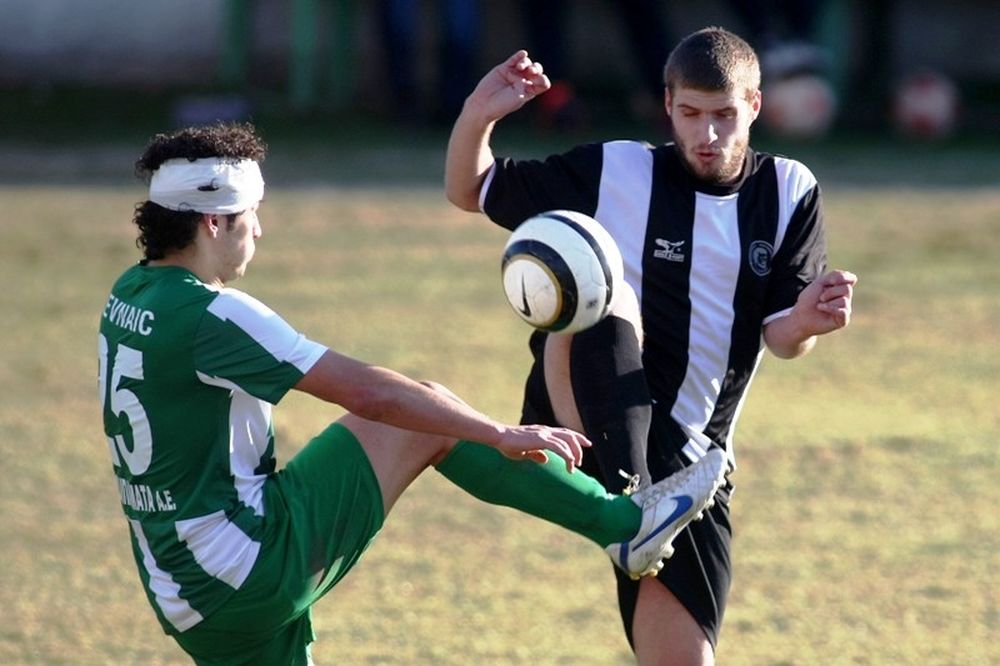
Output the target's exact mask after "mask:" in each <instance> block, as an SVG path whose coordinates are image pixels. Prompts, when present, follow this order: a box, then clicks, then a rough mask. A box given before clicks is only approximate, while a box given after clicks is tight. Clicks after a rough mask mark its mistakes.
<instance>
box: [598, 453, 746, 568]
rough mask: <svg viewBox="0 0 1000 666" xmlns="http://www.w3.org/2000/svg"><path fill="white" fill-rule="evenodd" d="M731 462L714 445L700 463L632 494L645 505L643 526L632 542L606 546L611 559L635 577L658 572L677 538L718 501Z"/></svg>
mask: <svg viewBox="0 0 1000 666" xmlns="http://www.w3.org/2000/svg"><path fill="white" fill-rule="evenodd" d="M728 465H729V463H728V461H727V459H726V454H725V452H724V451H722V449H719V448H716V447H712V448H711V449H709V451H708V453H707V454H705V457H704V458H702V459H701V460H699V461H698V462H696V463H694V464H692V465H689V466H687V467H685V468H684V469H682V470H680V471H679V472H676V473H674V474H672V475H671V476H668V477H667V478H665V479H663V480H662V481H658V482H657V483H654V484H653V485H651V486H649V487H647V488H643V489H642V490H637V491H636V492H635V493H633V494H631V495H629V499H631V500H632V501H633V502H635V503H636V504H638V505H639V506H640V507H641V508H642V525H641V526H640V527H639V532H638V533H637V534H636V535H635V537H633V538H632V540H631V541H625V542H622V543H613V544H611V545H610V546H608V547H607V548H605V551H606V552H607V553H608V555H610V556H611V560H612V561H613V562H614V563H615V564H616V565H617V566H618V567H619V568H620V569H622V570H623V571H624V572H625V573H627V574H628V575H629V576H631V577H632V578H633V579H638V578H639V577H640V576H649V575H653V576H655V575H656V574H658V573H659V572H660V569H662V568H663V560H664V559H666V558H668V557H670V556H671V555H673V554H674V547H673V545H672V544H673V541H674V538H675V537H676V536H677V535H678V534H679V533H680V531H681V530H683V529H684V528H685V527H687V525H688V523H690V522H691V521H692V520H696V519H698V518H701V517H702V515H703V514H704V511H705V509H707V508H709V507H710V506H712V505H713V504H715V491H717V490H718V489H719V487H720V486H721V485H722V483H723V480H724V479H725V475H726V470H727V468H728Z"/></svg>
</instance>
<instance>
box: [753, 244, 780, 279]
mask: <svg viewBox="0 0 1000 666" xmlns="http://www.w3.org/2000/svg"><path fill="white" fill-rule="evenodd" d="M773 257H774V246H772V245H771V244H770V243H768V242H767V241H762V240H755V241H754V242H752V243H750V247H749V248H748V249H747V262H748V263H749V264H750V270H752V271H753V272H754V273H755V274H757V275H759V276H760V277H764V276H765V275H767V274H768V273H770V272H771V259H772V258H773Z"/></svg>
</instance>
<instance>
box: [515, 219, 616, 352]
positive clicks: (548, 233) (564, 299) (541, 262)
mask: <svg viewBox="0 0 1000 666" xmlns="http://www.w3.org/2000/svg"><path fill="white" fill-rule="evenodd" d="M500 272H501V275H502V277H503V290H504V294H505V295H506V296H507V302H508V303H510V307H511V308H512V309H513V310H514V312H516V313H517V315H518V316H519V317H520V318H521V319H523V320H524V321H526V322H528V323H529V324H531V325H532V326H534V327H535V328H537V329H541V330H543V331H550V332H558V333H576V332H578V331H582V330H584V329H587V328H589V327H591V326H593V325H594V324H596V323H597V322H599V321H601V319H603V318H604V317H605V316H606V315H607V314H608V311H609V310H610V308H611V302H612V299H613V298H614V296H615V293H616V290H620V289H621V288H622V285H623V281H624V279H625V270H624V267H623V264H622V255H621V252H620V251H619V250H618V245H617V244H615V241H614V239H613V238H611V235H610V234H609V233H608V232H607V230H605V229H604V227H602V226H601V225H600V224H599V223H598V222H597V221H596V220H594V219H593V218H592V217H589V216H587V215H584V214H582V213H578V212H576V211H570V210H551V211H548V212H545V213H541V214H540V215H536V216H535V217H531V218H529V219H527V220H525V221H524V222H522V223H521V224H520V225H519V226H518V227H517V228H516V229H515V230H514V232H513V233H512V234H511V236H510V239H509V240H508V241H507V245H506V247H504V251H503V259H502V261H501V264H500Z"/></svg>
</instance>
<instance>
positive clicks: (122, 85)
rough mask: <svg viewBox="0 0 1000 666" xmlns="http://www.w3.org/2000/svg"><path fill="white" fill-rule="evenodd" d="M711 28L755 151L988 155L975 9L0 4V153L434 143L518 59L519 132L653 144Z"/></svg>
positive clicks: (916, 5) (856, 0)
mask: <svg viewBox="0 0 1000 666" xmlns="http://www.w3.org/2000/svg"><path fill="white" fill-rule="evenodd" d="M713 24H714V25H722V26H725V27H727V28H730V29H732V30H734V31H736V32H738V33H739V34H741V35H743V36H744V37H746V38H747V39H748V40H749V41H751V42H752V43H753V44H754V46H755V47H757V48H758V50H759V52H760V55H761V59H762V63H763V68H764V75H765V82H764V90H765V99H766V100H767V101H766V102H765V109H766V110H767V114H766V115H765V117H764V118H763V122H762V123H761V125H760V132H761V134H762V135H764V134H769V135H773V136H775V137H776V138H784V139H792V140H795V141H805V140H808V141H817V140H822V139H827V138H829V137H831V136H836V135H840V136H843V135H844V134H855V135H856V134H862V135H864V134H866V133H867V134H869V135H878V136H884V135H885V134H886V133H892V134H893V135H894V136H897V137H899V138H900V139H905V140H921V141H927V140H939V141H940V140H948V139H953V140H954V139H961V138H962V137H971V138H972V140H973V141H977V142H978V141H982V140H984V139H986V138H987V137H989V138H991V139H995V138H996V137H997V135H998V127H1000V49H998V48H996V37H997V34H996V30H995V28H994V27H995V26H996V25H998V24H1000V3H997V2H993V1H990V0H958V1H949V2H945V1H943V0H921V1H915V0H914V1H891V0H877V1H862V0H799V1H795V2H791V1H788V0H699V1H697V2H695V1H691V0H682V1H678V2H665V1H655V0H654V1H649V0H627V1H622V2H612V1H610V0H574V1H572V2H569V1H566V0H542V1H536V2H531V1H528V0H505V1H501V0H385V1H381V0H213V1H210V2H205V1H204V0H171V1H170V2H166V1H162V0H161V1H158V2H157V1H153V2H131V1H129V0H91V1H89V2H86V3H81V2H75V1H74V0H2V1H0V123H2V125H0V140H2V139H18V140H20V139H29V140H41V141H44V140H46V139H55V140H62V139H65V138H66V137H67V136H77V137H79V138H86V135H88V134H89V135H90V136H91V137H93V138H108V137H111V138H124V137H127V136H128V132H130V131H131V130H135V131H136V132H137V133H138V134H145V133H147V132H148V130H149V129H150V128H153V129H157V130H159V129H163V128H165V127H167V126H175V125H184V124H190V123H200V122H207V121H212V120H216V119H249V118H252V119H254V120H256V121H257V122H258V123H262V124H265V125H267V126H268V129H269V130H271V131H272V132H273V131H279V132H280V131H283V130H289V131H294V130H296V129H297V130H299V131H309V132H314V131H324V132H334V133H335V132H336V131H337V129H340V130H341V131H343V130H344V129H345V128H351V129H350V130H349V131H347V132H346V133H347V134H352V135H353V133H354V132H356V131H357V128H359V127H365V128H376V127H378V126H379V125H380V124H381V125H384V126H389V127H403V128H406V129H407V130H409V131H413V130H416V129H421V130H422V129H428V130H435V129H438V130H439V129H443V128H447V127H448V125H449V124H450V122H451V121H452V120H453V119H454V117H455V114H456V113H457V111H458V109H459V108H460V105H461V102H462V100H463V99H464V97H465V95H466V94H467V93H468V92H469V91H470V90H471V88H472V87H473V86H474V85H475V83H476V82H477V81H478V79H479V78H480V76H481V75H482V74H483V73H485V72H486V71H487V70H488V69H489V68H490V67H492V66H493V65H494V64H495V63H497V62H499V61H500V60H501V59H503V58H504V57H506V56H507V55H509V54H510V53H512V52H513V51H514V50H515V49H517V48H521V47H525V48H528V49H529V50H530V51H531V52H532V55H534V56H535V57H536V58H537V59H539V60H540V61H542V62H543V64H544V65H545V66H546V70H547V72H548V73H549V74H550V76H551V77H552V79H553V80H554V81H555V82H556V88H555V90H553V92H552V93H551V94H550V95H548V96H546V98H543V99H542V100H541V101H540V102H539V104H537V105H536V106H537V107H538V108H534V109H531V110H530V113H526V114H524V115H523V116H522V117H518V119H517V121H515V122H522V123H523V124H525V125H526V126H528V125H530V126H532V127H534V128H536V129H539V130H543V131H553V132H576V133H578V134H581V133H586V132H589V131H592V130H595V128H606V127H609V126H614V125H624V124H632V123H645V124H647V125H648V127H649V132H648V133H649V134H650V136H649V138H650V139H651V140H656V139H658V138H659V137H658V136H656V135H655V134H654V133H655V132H658V131H660V130H661V129H662V130H665V129H666V128H665V127H662V124H663V123H664V122H665V121H663V119H662V116H663V114H662V109H661V103H660V98H661V86H660V83H659V81H660V71H661V68H662V64H663V61H664V59H665V57H666V54H667V53H668V52H669V49H670V48H671V47H672V46H673V45H674V44H675V43H676V42H677V41H678V40H679V39H680V38H682V37H683V36H684V35H686V34H688V33H689V32H691V31H693V30H695V29H698V28H700V27H703V26H706V25H713Z"/></svg>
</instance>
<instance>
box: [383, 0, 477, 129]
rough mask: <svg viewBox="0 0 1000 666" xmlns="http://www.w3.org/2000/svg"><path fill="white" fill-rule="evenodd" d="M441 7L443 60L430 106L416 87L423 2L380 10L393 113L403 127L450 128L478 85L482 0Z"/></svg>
mask: <svg viewBox="0 0 1000 666" xmlns="http://www.w3.org/2000/svg"><path fill="white" fill-rule="evenodd" d="M437 4H438V7H437V11H438V14H439V17H440V19H441V24H440V25H441V32H440V52H439V58H440V61H439V64H438V66H437V67H436V68H435V71H436V72H438V77H439V78H438V81H437V90H438V94H437V95H436V97H435V101H433V102H432V103H430V104H429V105H426V104H424V100H422V99H421V98H420V94H419V90H420V87H419V85H418V82H417V66H418V64H419V62H420V59H419V57H418V56H419V53H418V49H417V47H418V43H419V38H420V20H421V14H420V11H419V9H420V7H419V5H420V2H419V0H382V1H381V3H380V6H379V24H380V28H381V31H382V36H383V40H384V43H385V54H386V67H387V69H388V75H389V83H390V85H391V88H392V91H393V104H394V107H393V113H394V115H395V117H396V118H397V119H398V120H401V121H403V122H408V123H424V122H443V123H448V124H450V123H451V122H452V121H454V119H455V117H457V116H458V112H459V111H460V110H461V109H462V103H463V102H464V101H465V96H466V94H468V91H469V90H471V89H472V87H473V86H474V85H475V84H476V81H477V78H476V77H477V76H478V70H477V69H476V54H477V50H478V44H479V19H480V7H479V2H478V0H441V2H438V3H437Z"/></svg>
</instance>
